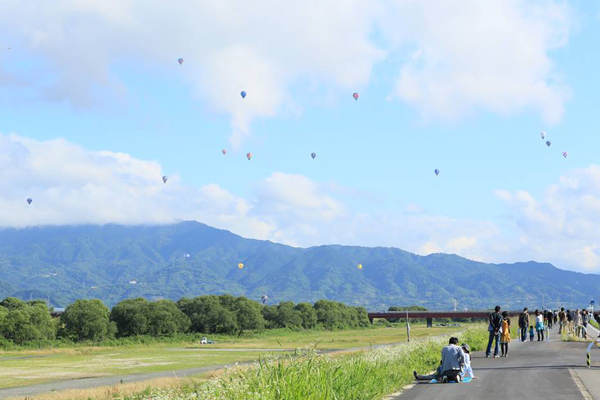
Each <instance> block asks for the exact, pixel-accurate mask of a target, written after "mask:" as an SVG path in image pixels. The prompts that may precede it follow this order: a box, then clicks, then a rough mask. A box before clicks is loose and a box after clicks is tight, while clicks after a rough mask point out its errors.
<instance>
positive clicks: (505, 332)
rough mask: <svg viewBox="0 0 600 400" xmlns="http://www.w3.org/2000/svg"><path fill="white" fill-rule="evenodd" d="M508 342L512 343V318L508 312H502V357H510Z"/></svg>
mask: <svg viewBox="0 0 600 400" xmlns="http://www.w3.org/2000/svg"><path fill="white" fill-rule="evenodd" d="M508 343H510V318H508V312H506V311H504V312H502V334H501V336H500V347H501V348H502V357H508Z"/></svg>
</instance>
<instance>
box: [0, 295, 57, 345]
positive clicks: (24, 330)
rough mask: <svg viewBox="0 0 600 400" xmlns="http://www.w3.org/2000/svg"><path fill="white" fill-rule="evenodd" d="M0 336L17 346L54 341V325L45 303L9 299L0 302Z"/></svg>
mask: <svg viewBox="0 0 600 400" xmlns="http://www.w3.org/2000/svg"><path fill="white" fill-rule="evenodd" d="M0 335H1V336H3V337H4V338H6V339H9V340H12V341H13V342H15V343H18V344H21V343H24V342H27V341H32V340H49V339H54V338H55V337H56V323H55V321H54V320H53V319H52V317H51V315H50V310H49V309H48V307H47V306H46V303H45V302H43V301H34V302H31V303H25V302H24V301H21V300H19V299H16V298H14V297H9V298H6V299H4V300H3V301H2V302H0Z"/></svg>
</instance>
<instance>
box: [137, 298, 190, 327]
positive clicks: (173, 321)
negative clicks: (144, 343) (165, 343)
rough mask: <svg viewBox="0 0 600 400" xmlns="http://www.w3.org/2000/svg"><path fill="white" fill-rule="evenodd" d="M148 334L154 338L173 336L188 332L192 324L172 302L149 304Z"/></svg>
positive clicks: (162, 301)
mask: <svg viewBox="0 0 600 400" xmlns="http://www.w3.org/2000/svg"><path fill="white" fill-rule="evenodd" d="M146 309H147V315H148V333H149V334H150V335H152V336H173V335H175V334H177V333H184V332H186V331H187V330H188V329H189V327H190V325H191V323H190V319H189V318H188V316H187V315H185V314H184V313H183V312H182V311H181V310H180V309H179V308H177V305H176V304H175V303H174V302H173V301H171V300H159V301H154V302H152V303H149V304H147V306H146Z"/></svg>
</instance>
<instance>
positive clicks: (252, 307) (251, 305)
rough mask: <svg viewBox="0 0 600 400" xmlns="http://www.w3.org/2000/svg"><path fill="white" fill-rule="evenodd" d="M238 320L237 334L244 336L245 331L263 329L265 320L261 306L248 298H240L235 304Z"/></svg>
mask: <svg viewBox="0 0 600 400" xmlns="http://www.w3.org/2000/svg"><path fill="white" fill-rule="evenodd" d="M234 309H235V315H236V319H237V330H238V331H237V333H238V336H242V334H243V333H244V331H250V330H257V329H263V328H264V326H265V320H264V318H263V316H262V314H261V312H260V311H261V310H260V305H259V304H258V303H256V302H254V301H252V300H249V299H247V298H246V297H238V298H237V299H236V300H235V304H234Z"/></svg>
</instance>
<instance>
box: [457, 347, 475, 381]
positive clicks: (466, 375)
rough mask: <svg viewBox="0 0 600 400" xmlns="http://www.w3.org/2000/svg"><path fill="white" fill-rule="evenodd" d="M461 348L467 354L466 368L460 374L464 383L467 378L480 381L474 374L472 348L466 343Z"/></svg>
mask: <svg viewBox="0 0 600 400" xmlns="http://www.w3.org/2000/svg"><path fill="white" fill-rule="evenodd" d="M460 347H461V348H462V350H463V353H464V354H465V367H464V368H463V370H462V372H461V373H460V377H461V380H463V381H464V380H465V378H471V379H479V378H477V377H476V376H475V374H473V368H472V367H471V347H470V346H469V345H468V344H466V343H463V344H461V345H460Z"/></svg>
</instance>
